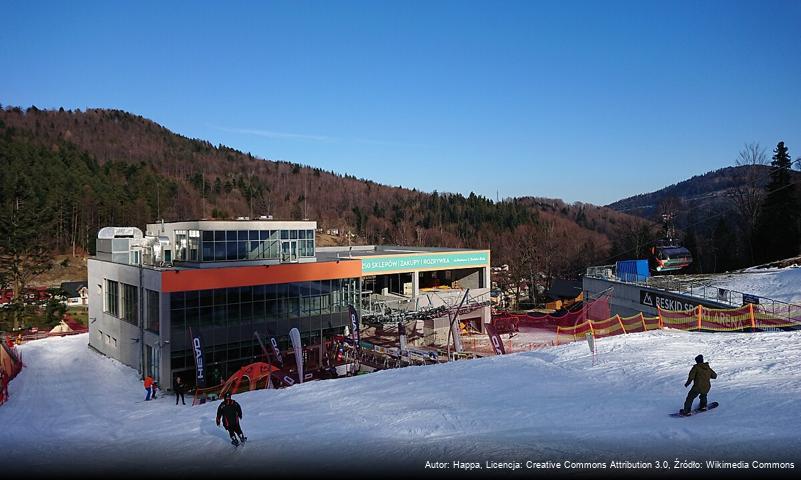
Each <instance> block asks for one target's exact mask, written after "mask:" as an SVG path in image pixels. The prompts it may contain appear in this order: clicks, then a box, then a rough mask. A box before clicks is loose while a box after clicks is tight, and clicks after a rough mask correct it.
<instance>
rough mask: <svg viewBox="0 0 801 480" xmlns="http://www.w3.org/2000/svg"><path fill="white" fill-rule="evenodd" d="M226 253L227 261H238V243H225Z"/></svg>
mask: <svg viewBox="0 0 801 480" xmlns="http://www.w3.org/2000/svg"><path fill="white" fill-rule="evenodd" d="M225 252H226V259H227V260H236V255H237V244H236V242H225Z"/></svg>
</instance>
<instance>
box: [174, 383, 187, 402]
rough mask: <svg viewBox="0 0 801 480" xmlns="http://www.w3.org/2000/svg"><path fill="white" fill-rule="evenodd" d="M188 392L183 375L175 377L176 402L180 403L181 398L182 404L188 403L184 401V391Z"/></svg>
mask: <svg viewBox="0 0 801 480" xmlns="http://www.w3.org/2000/svg"><path fill="white" fill-rule="evenodd" d="M185 392H186V385H185V384H184V382H183V380H181V377H175V404H176V405H178V398H180V399H181V404H183V405H186V402H185V401H184V393H185Z"/></svg>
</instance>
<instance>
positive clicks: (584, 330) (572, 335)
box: [554, 320, 592, 345]
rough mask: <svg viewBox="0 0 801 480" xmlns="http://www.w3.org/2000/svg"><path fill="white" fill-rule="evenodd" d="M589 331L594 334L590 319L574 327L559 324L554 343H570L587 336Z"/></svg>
mask: <svg viewBox="0 0 801 480" xmlns="http://www.w3.org/2000/svg"><path fill="white" fill-rule="evenodd" d="M588 333H589V334H592V330H591V329H590V321H589V320H587V321H585V322H584V323H580V324H578V325H575V326H572V327H561V326H557V327H556V340H554V343H555V344H556V345H561V344H563V343H570V342H575V341H576V340H582V339H584V338H585V337H586V335H587V334H588Z"/></svg>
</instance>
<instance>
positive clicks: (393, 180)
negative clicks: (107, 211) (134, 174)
mask: <svg viewBox="0 0 801 480" xmlns="http://www.w3.org/2000/svg"><path fill="white" fill-rule="evenodd" d="M1 10H2V17H3V22H2V23H3V26H2V28H0V65H2V69H1V70H2V71H0V103H2V104H3V105H17V106H22V107H27V106H30V105H36V106H37V107H39V108H58V107H62V106H63V107H64V108H72V109H75V108H80V109H85V108H91V107H103V108H119V109H123V110H127V111H130V112H133V113H136V114H139V115H142V116H145V117H147V118H150V119H152V120H154V121H156V122H158V123H160V124H162V125H164V126H165V127H167V128H169V129H171V130H173V131H175V132H178V133H180V134H183V135H187V136H190V137H197V138H202V139H206V140H209V141H211V142H212V143H214V144H218V143H222V144H225V145H230V146H232V147H234V148H237V149H240V150H243V151H246V152H251V153H253V154H254V155H257V156H260V157H264V158H269V159H276V160H287V161H291V162H297V163H301V164H306V165H312V166H316V167H320V168H323V169H325V170H334V171H336V172H339V173H350V174H352V175H356V176H357V177H363V178H369V179H372V180H375V181H377V182H380V183H385V184H389V185H402V186H404V187H410V188H411V187H415V188H417V189H420V190H424V191H433V190H435V189H436V190H439V191H451V192H461V193H465V194H467V193H469V192H470V191H474V192H476V193H479V194H482V195H485V196H488V197H490V198H493V199H494V198H495V196H496V192H499V193H500V197H501V198H503V197H510V196H523V195H535V196H545V197H554V198H563V199H565V200H567V201H570V202H572V201H583V202H590V203H595V204H606V203H610V202H613V201H615V200H618V199H621V198H624V197H627V196H630V195H634V194H637V193H644V192H648V191H652V190H656V189H659V188H661V187H664V186H667V185H670V184H672V183H675V182H677V181H681V180H684V179H686V178H689V177H691V176H693V175H698V174H702V173H705V172H707V171H710V170H714V169H717V168H721V167H725V166H728V165H732V164H733V163H734V160H735V158H736V157H737V153H738V152H739V151H740V150H741V149H742V147H743V145H744V144H745V143H747V142H759V143H760V144H761V145H763V146H765V147H767V148H768V150H772V148H773V147H775V145H776V143H777V142H778V141H779V140H783V141H785V142H786V144H787V145H788V146H789V148H790V153H791V155H792V156H793V158H795V157H798V156H801V27H799V25H801V2H797V1H792V0H787V1H752V2H735V1H720V2H713V1H707V2H697V1H690V2H681V1H677V2H673V1H671V2H655V1H654V2H648V1H632V2H622V1H607V2H601V1H565V2H559V1H553V2H541V1H533V0H532V1H522V2H516V1H493V2H470V1H454V2H447V1H396V2H389V1H366V2H351V1H347V2H346V1H312V2H304V1H293V2H256V1H253V2H214V3H212V2H209V3H203V2H189V1H184V2H37V1H10V2H9V1H7V2H4V3H3V7H2V9H1Z"/></svg>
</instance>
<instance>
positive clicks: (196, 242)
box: [189, 230, 200, 262]
mask: <svg viewBox="0 0 801 480" xmlns="http://www.w3.org/2000/svg"><path fill="white" fill-rule="evenodd" d="M199 249H200V232H199V231H197V230H189V260H190V261H192V262H197V261H198V250H199Z"/></svg>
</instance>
